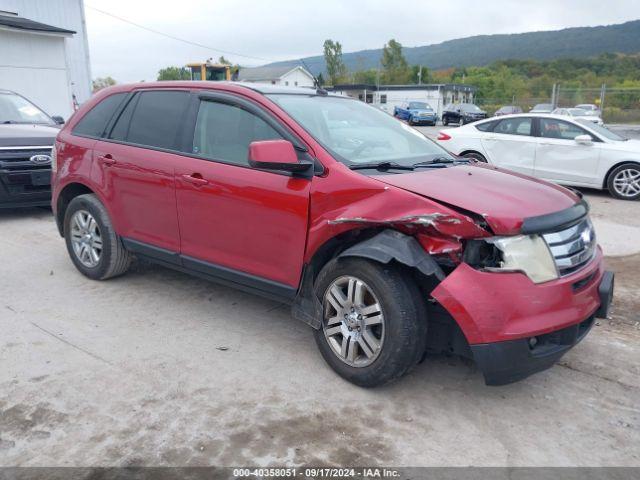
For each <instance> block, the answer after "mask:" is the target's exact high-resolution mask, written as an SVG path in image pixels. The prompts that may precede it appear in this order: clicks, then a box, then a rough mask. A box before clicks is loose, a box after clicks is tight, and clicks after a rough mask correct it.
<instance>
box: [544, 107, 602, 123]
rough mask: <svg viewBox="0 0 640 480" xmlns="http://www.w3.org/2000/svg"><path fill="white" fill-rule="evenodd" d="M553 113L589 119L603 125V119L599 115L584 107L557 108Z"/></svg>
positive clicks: (577, 118) (576, 118) (575, 118)
mask: <svg viewBox="0 0 640 480" xmlns="http://www.w3.org/2000/svg"><path fill="white" fill-rule="evenodd" d="M551 114H552V115H563V116H565V117H573V119H574V120H587V121H589V122H593V123H597V124H598V125H603V122H602V119H601V118H600V117H599V116H598V115H596V114H595V113H591V112H588V111H587V110H584V109H582V108H556V109H555V110H554V111H553V112H551Z"/></svg>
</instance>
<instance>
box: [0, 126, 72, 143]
mask: <svg viewBox="0 0 640 480" xmlns="http://www.w3.org/2000/svg"><path fill="white" fill-rule="evenodd" d="M58 132H60V129H59V128H57V127H53V126H49V125H32V124H28V125H27V124H7V125H4V124H2V125H0V147H26V146H38V147H39V146H47V147H49V146H51V145H53V143H54V140H55V138H56V135H58Z"/></svg>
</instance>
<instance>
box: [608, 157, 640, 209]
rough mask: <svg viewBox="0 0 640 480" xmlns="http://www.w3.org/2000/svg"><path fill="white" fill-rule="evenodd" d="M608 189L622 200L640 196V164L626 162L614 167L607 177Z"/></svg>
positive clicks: (612, 194)
mask: <svg viewBox="0 0 640 480" xmlns="http://www.w3.org/2000/svg"><path fill="white" fill-rule="evenodd" d="M607 189H608V190H609V193H610V194H611V196H613V197H615V198H619V199H620V200H638V199H639V198H640V165H638V164H637V163H624V164H622V165H619V166H617V167H616V168H614V169H613V170H612V171H611V173H610V174H609V176H608V177H607Z"/></svg>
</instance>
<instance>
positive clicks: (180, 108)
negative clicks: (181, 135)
mask: <svg viewBox="0 0 640 480" xmlns="http://www.w3.org/2000/svg"><path fill="white" fill-rule="evenodd" d="M188 102H189V93H187V92H179V91H149V92H142V93H139V94H138V95H137V98H135V99H133V100H132V101H131V102H129V104H128V105H127V107H126V108H125V109H124V111H123V112H122V114H121V115H120V118H118V121H117V122H116V124H115V126H114V128H113V130H112V132H111V135H110V136H109V138H113V139H114V140H120V141H125V142H128V143H135V144H137V145H146V146H149V147H156V148H166V149H170V150H173V149H176V148H177V138H178V132H179V130H180V126H181V122H182V114H183V113H184V111H185V109H186V107H187V104H188Z"/></svg>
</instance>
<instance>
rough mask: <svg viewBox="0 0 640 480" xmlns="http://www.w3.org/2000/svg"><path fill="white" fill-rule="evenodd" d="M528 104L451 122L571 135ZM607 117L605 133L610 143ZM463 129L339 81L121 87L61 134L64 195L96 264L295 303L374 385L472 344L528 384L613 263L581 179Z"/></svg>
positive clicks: (69, 229) (607, 293)
mask: <svg viewBox="0 0 640 480" xmlns="http://www.w3.org/2000/svg"><path fill="white" fill-rule="evenodd" d="M410 110H411V109H410ZM414 110H419V109H414ZM452 113H457V114H458V115H459V117H458V121H460V122H462V123H464V122H465V120H466V119H471V120H478V117H480V116H481V115H483V114H484V113H483V112H479V111H478V110H477V109H474V108H470V107H469V108H466V107H460V108H459V106H456V107H455V108H454V109H453V111H452ZM465 115H466V117H465ZM484 115H486V114H484ZM519 118H521V117H519V116H505V117H500V118H498V119H490V120H479V121H477V122H475V123H473V124H471V125H467V126H464V127H461V128H459V129H457V130H447V131H445V132H450V133H451V132H454V133H451V135H458V134H459V133H460V132H462V133H463V134H464V132H466V131H475V132H482V133H487V134H490V135H494V136H498V135H509V134H513V136H514V137H520V136H522V137H524V136H525V135H526V134H529V135H532V137H536V138H537V137H538V136H540V135H541V133H544V135H543V136H544V137H545V138H546V139H548V140H549V141H553V140H557V139H558V137H557V135H561V137H560V139H562V138H564V135H565V133H566V135H570V134H571V133H567V132H565V133H561V134H558V133H556V134H555V135H556V136H555V137H554V134H552V133H551V132H553V131H554V129H555V128H560V130H561V131H562V132H564V130H565V129H566V126H560V127H558V126H557V125H556V127H553V125H552V124H549V125H546V124H545V123H544V120H545V118H546V117H526V118H529V120H528V121H529V123H528V125H529V127H528V128H529V129H528V130H527V122H526V121H524V120H523V121H520V120H514V119H519ZM549 118H551V119H555V118H557V117H549ZM451 121H453V119H451ZM502 122H507V123H505V124H503V123H502ZM509 122H511V123H509ZM574 123H575V122H574ZM574 126H575V125H574ZM32 128H35V127H32ZM585 128H587V127H585ZM596 128H602V127H598V126H597V125H595V124H590V125H589V126H588V130H587V131H588V132H591V133H593V135H594V137H593V138H591V139H590V140H589V142H590V143H591V145H590V147H592V146H593V145H595V143H596V142H597V141H598V142H601V143H607V144H608V142H605V140H604V139H601V135H602V136H604V135H605V134H604V133H598V132H597V130H594V129H596ZM445 134H446V133H445ZM445 134H443V135H445ZM446 135H448V138H447V139H445V138H444V137H443V138H441V139H440V141H439V142H433V141H431V140H429V139H427V138H426V137H424V136H423V135H421V134H419V133H418V132H417V131H415V130H414V129H412V128H409V127H407V126H406V125H404V124H402V123H400V122H398V121H396V120H394V119H393V118H391V117H390V116H389V115H387V114H385V113H383V112H381V111H380V110H378V109H374V108H371V107H370V106H368V105H366V104H364V103H362V102H360V101H358V100H355V99H349V98H345V97H340V96H334V95H328V94H327V92H325V91H324V90H318V91H316V92H314V93H311V94H310V92H309V91H306V90H301V89H297V88H284V87H276V86H271V85H260V84H232V83H216V82H207V83H205V82H202V83H194V82H157V83H155V82H153V83H144V84H136V85H120V86H116V87H112V88H109V89H105V90H102V91H101V92H99V93H98V94H96V95H95V96H94V97H93V98H92V99H91V100H90V101H89V102H87V103H86V104H85V105H83V106H82V107H81V108H80V110H79V111H78V112H76V114H75V115H74V116H73V117H72V118H71V119H70V120H69V122H68V123H67V124H66V125H65V126H64V127H63V128H62V130H60V131H59V133H58V134H57V137H56V140H55V147H54V149H53V151H52V154H51V166H50V171H51V183H52V187H53V188H52V200H51V206H52V210H53V214H54V217H55V221H56V224H57V227H58V230H59V233H60V235H61V236H62V237H63V238H64V241H65V243H66V247H67V252H68V254H69V256H70V258H71V261H72V262H73V264H74V265H75V267H76V268H77V269H78V270H79V271H80V272H81V273H82V274H83V275H85V276H86V277H88V278H90V279H93V280H106V279H109V278H111V277H115V276H118V275H122V274H124V273H126V271H127V270H128V268H129V266H130V264H131V262H132V259H133V257H134V256H135V257H138V258H141V259H146V260H148V261H152V262H157V263H160V264H161V265H164V266H166V267H170V268H175V269H177V270H179V271H182V272H186V273H191V274H193V275H198V276H200V277H204V278H207V279H211V280H213V281H217V282H220V283H223V284H226V285H230V286H233V287H237V288H241V289H243V290H246V291H248V292H251V293H254V294H259V295H263V296H265V297H268V298H271V299H275V300H277V301H279V302H283V303H288V304H291V305H292V314H293V316H294V318H296V319H298V320H300V321H303V322H305V323H307V324H309V325H310V326H311V327H312V328H313V331H314V335H315V340H316V343H317V346H318V348H319V349H320V352H321V354H322V356H323V357H324V359H325V360H326V362H327V363H328V364H329V365H330V366H331V367H332V368H333V369H334V370H335V371H336V372H337V373H338V374H339V375H341V376H342V377H344V378H345V379H347V380H348V381H350V382H353V383H355V384H357V385H361V386H365V387H372V386H376V385H381V384H384V383H387V382H389V381H391V380H394V379H396V378H399V377H401V376H402V375H404V374H405V373H406V372H408V371H409V370H410V369H411V368H412V367H413V366H414V365H416V364H417V363H418V362H419V361H420V359H421V358H423V356H424V355H425V354H427V353H434V352H446V353H448V354H457V355H461V356H466V357H469V358H471V359H473V360H474V361H475V362H476V364H477V365H478V367H479V369H480V371H482V372H483V374H484V376H485V381H486V382H487V383H488V384H493V385H500V384H505V383H510V382H514V381H517V380H519V379H522V378H525V377H527V376H528V375H531V374H532V373H535V372H538V371H540V370H543V369H546V368H549V367H551V366H552V365H553V364H554V363H555V362H556V361H557V360H558V359H559V358H560V357H562V355H564V354H565V353H566V352H567V351H568V350H569V349H570V348H572V347H573V346H574V345H575V344H577V343H578V342H579V341H580V340H582V339H583V338H584V337H585V335H586V334H587V333H588V332H589V330H590V329H591V327H592V325H593V324H594V322H595V319H596V318H605V317H606V316H607V312H608V310H609V306H610V303H611V299H612V296H613V286H614V277H613V274H612V273H611V272H607V271H605V270H604V265H603V260H602V259H603V256H602V251H601V249H600V248H599V246H598V245H597V243H596V237H595V233H594V230H593V225H592V224H591V221H590V220H589V215H588V212H589V207H588V205H587V203H586V202H585V201H584V200H583V199H582V198H581V196H580V195H578V194H577V193H575V192H572V191H570V190H568V189H564V188H562V187H559V186H556V185H552V184H550V183H547V182H545V181H543V180H536V179H533V178H531V177H528V176H525V175H522V174H520V173H517V172H512V171H509V170H506V169H498V168H494V167H490V166H488V165H483V164H481V163H476V162H470V161H469V160H467V159H461V158H459V157H457V156H454V155H452V154H451V153H449V152H448V151H447V149H451V148H450V147H451V145H452V143H446V142H451V141H452V140H453V141H455V140H454V137H452V136H450V134H446ZM49 138H50V137H47V141H50V140H49ZM460 138H462V135H461V136H460ZM567 138H569V137H568V136H567ZM596 138H598V139H599V140H596ZM572 141H577V139H576V140H572ZM580 141H582V142H584V146H585V148H587V143H588V142H587V139H586V138H582V140H580ZM15 142H16V141H15V140H14V143H15ZM19 142H20V146H21V147H25V148H26V147H29V148H31V147H33V146H35V145H29V143H33V142H35V140H34V139H33V137H32V138H27V139H24V138H23V139H21V140H19ZM480 144H482V140H480ZM43 145H44V141H43ZM495 145H501V144H500V143H495ZM443 146H444V147H447V148H446V149H445V148H443ZM498 148H503V149H504V156H505V158H508V157H509V155H508V153H507V152H508V149H507V147H505V146H503V145H501V146H499V147H498ZM532 148H534V149H535V148H537V146H534V147H531V146H527V145H524V146H520V145H512V147H511V151H513V152H514V154H513V157H514V158H516V159H518V158H520V157H521V156H522V155H524V153H523V152H524V151H528V150H531V149H532ZM482 151H483V152H485V153H487V150H482ZM457 153H458V154H460V155H463V156H464V154H465V153H468V152H457ZM478 153H480V152H478ZM480 154H481V153H480ZM474 158H476V159H480V157H474ZM485 158H493V157H492V156H491V155H489V153H487V157H485ZM514 163H516V164H518V161H516V162H514ZM534 170H535V166H534ZM625 172H627V173H629V172H630V170H629V169H626V170H625ZM28 173H29V178H30V181H33V178H34V177H31V173H32V171H31V170H29V171H28ZM534 173H535V172H534ZM618 177H619V176H618V174H617V173H616V174H615V180H614V182H615V181H617V180H618ZM620 178H621V179H623V180H624V181H627V180H625V179H626V178H627V177H620ZM628 178H630V179H631V180H632V179H633V178H635V177H628ZM631 180H629V181H631ZM629 181H627V184H628V183H629Z"/></svg>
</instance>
